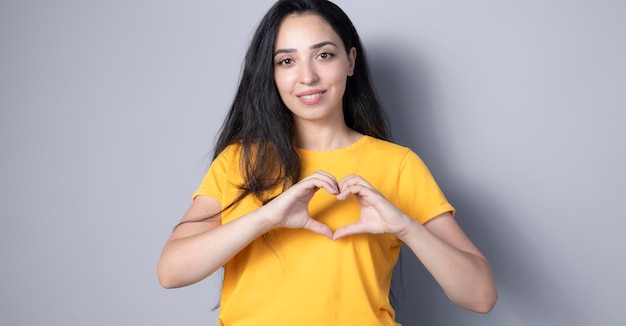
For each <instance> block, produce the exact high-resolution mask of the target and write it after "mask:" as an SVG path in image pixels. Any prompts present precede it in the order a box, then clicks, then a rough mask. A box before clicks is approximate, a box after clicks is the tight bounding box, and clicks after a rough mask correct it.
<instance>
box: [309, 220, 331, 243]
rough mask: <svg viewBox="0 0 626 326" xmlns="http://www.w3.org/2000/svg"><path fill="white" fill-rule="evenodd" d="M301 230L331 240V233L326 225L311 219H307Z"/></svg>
mask: <svg viewBox="0 0 626 326" xmlns="http://www.w3.org/2000/svg"><path fill="white" fill-rule="evenodd" d="M302 228H303V229H307V230H309V231H313V232H315V233H318V234H321V235H323V236H325V237H327V238H329V239H332V238H333V231H332V230H331V229H330V228H329V227H328V225H326V224H323V223H320V222H318V221H316V220H314V219H312V218H309V220H308V221H307V222H306V223H305V224H304V225H303V226H302Z"/></svg>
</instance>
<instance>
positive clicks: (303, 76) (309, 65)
mask: <svg viewBox="0 0 626 326" xmlns="http://www.w3.org/2000/svg"><path fill="white" fill-rule="evenodd" d="M318 79H319V77H318V75H317V71H316V68H315V63H314V62H311V61H308V62H304V63H302V64H300V82H301V83H302V84H305V85H311V84H315V83H316V82H317V81H318Z"/></svg>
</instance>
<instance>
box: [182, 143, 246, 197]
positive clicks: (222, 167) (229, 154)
mask: <svg viewBox="0 0 626 326" xmlns="http://www.w3.org/2000/svg"><path fill="white" fill-rule="evenodd" d="M237 151H238V146H234V145H231V146H229V147H227V148H226V149H224V150H223V151H222V152H221V153H220V155H218V156H217V157H216V158H215V159H214V160H213V162H212V163H211V166H210V167H209V170H208V171H207V173H206V174H205V175H204V178H203V179H202V183H201V184H200V186H199V187H198V189H197V190H196V191H195V192H194V193H193V196H192V200H193V199H195V198H196V197H198V196H209V197H212V198H215V199H217V200H219V201H220V202H221V201H222V199H223V196H224V191H225V186H226V182H227V176H228V171H229V168H230V167H231V166H232V163H233V161H236V157H235V156H236V154H237ZM235 164H237V162H235Z"/></svg>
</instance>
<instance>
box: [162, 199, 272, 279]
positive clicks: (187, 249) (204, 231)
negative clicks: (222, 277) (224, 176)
mask: <svg viewBox="0 0 626 326" xmlns="http://www.w3.org/2000/svg"><path fill="white" fill-rule="evenodd" d="M220 208H221V205H220V202H219V201H217V200H215V199H213V198H211V197H207V196H198V197H196V199H195V200H194V201H193V203H192V204H191V206H190V207H189V209H188V210H187V213H186V214H185V215H184V216H183V218H182V219H181V222H185V221H190V220H193V219H195V218H197V217H199V216H211V215H213V214H215V213H217V212H219V211H220ZM221 223H222V222H221V216H220V215H219V214H218V215H217V216H215V217H213V218H211V219H208V220H205V221H201V222H189V223H184V224H181V225H180V226H178V227H177V228H176V230H174V232H173V233H172V235H171V236H170V238H169V239H168V240H167V242H166V243H165V246H164V248H163V251H162V253H161V258H160V259H159V263H158V265H157V275H158V278H159V282H160V283H161V285H162V286H163V287H165V288H176V287H182V286H186V285H189V284H193V283H196V282H198V281H200V280H203V279H204V278H206V277H208V276H209V275H211V274H213V272H215V271H216V270H218V269H219V268H220V267H222V266H223V265H224V264H225V263H226V262H227V261H228V260H229V259H230V258H231V257H232V256H234V255H235V254H236V253H237V252H239V251H240V250H241V249H243V248H244V247H245V246H246V245H248V244H249V243H250V242H252V241H253V240H254V239H256V238H257V237H259V236H260V235H262V234H263V233H265V232H267V231H269V230H270V229H269V227H268V226H267V225H266V224H264V223H263V222H262V219H261V216H260V215H259V214H258V212H257V211H254V212H251V213H249V214H247V215H244V216H242V217H240V218H238V219H235V220H234V221H232V222H230V223H226V224H224V225H221Z"/></svg>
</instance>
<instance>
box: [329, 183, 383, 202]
mask: <svg viewBox="0 0 626 326" xmlns="http://www.w3.org/2000/svg"><path fill="white" fill-rule="evenodd" d="M339 189H340V190H339V194H337V199H338V200H344V199H346V198H348V196H350V195H358V196H361V197H369V196H371V195H372V194H373V193H374V189H372V188H371V187H367V186H365V185H362V184H360V183H356V184H353V185H347V186H344V187H340V188H339Z"/></svg>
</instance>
